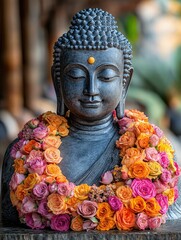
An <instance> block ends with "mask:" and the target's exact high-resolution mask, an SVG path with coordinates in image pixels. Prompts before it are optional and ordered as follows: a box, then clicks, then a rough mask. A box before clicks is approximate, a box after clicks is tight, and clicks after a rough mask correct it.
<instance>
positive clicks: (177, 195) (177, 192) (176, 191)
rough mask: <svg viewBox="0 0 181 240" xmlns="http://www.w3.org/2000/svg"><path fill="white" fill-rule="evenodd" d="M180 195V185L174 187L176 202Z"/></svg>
mask: <svg viewBox="0 0 181 240" xmlns="http://www.w3.org/2000/svg"><path fill="white" fill-rule="evenodd" d="M178 197H179V190H178V186H175V187H174V202H175V201H176V200H177V199H178Z"/></svg>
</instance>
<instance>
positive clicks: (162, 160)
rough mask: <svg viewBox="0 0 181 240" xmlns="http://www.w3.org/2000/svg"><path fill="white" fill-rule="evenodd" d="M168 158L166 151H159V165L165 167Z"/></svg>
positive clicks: (167, 163)
mask: <svg viewBox="0 0 181 240" xmlns="http://www.w3.org/2000/svg"><path fill="white" fill-rule="evenodd" d="M169 162H170V161H169V159H168V156H167V154H166V152H161V153H160V160H159V163H160V165H161V166H162V167H163V168H167V167H168V165H169Z"/></svg>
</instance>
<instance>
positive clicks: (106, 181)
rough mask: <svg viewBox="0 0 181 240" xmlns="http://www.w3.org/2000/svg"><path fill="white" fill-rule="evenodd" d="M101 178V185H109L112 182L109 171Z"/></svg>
mask: <svg viewBox="0 0 181 240" xmlns="http://www.w3.org/2000/svg"><path fill="white" fill-rule="evenodd" d="M101 178H102V180H101V183H103V184H110V183H111V182H112V181H113V175H112V173H111V171H107V172H105V173H104V174H103V175H102V176H101Z"/></svg>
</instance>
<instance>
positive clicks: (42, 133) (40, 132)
mask: <svg viewBox="0 0 181 240" xmlns="http://www.w3.org/2000/svg"><path fill="white" fill-rule="evenodd" d="M47 134H48V129H47V127H46V126H45V125H44V124H43V123H40V124H39V125H38V127H37V128H35V129H34V130H33V135H34V138H35V139H36V140H41V139H43V138H44V137H46V136H47Z"/></svg>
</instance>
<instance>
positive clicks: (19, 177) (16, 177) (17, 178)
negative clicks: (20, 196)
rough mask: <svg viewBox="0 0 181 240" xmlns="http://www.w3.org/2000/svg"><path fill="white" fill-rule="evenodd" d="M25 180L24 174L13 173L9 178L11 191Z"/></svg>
mask: <svg viewBox="0 0 181 240" xmlns="http://www.w3.org/2000/svg"><path fill="white" fill-rule="evenodd" d="M24 179H25V175H24V174H20V173H16V172H15V173H14V174H13V176H12V177H11V181H10V183H9V186H10V189H11V190H16V188H17V186H18V185H19V184H20V183H22V182H23V181H24Z"/></svg>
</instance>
